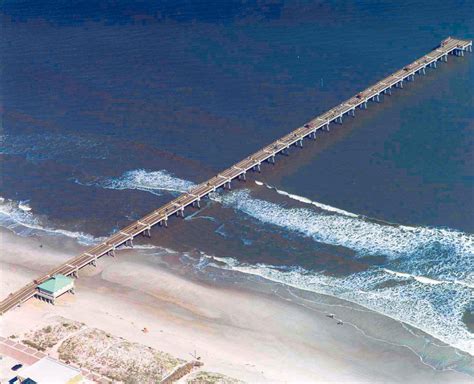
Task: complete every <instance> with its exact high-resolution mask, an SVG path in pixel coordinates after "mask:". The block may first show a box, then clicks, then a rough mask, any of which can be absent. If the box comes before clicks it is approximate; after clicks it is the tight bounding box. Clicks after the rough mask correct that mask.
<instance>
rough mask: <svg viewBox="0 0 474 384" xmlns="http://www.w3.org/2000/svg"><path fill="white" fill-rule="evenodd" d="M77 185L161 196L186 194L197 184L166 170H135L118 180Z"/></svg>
mask: <svg viewBox="0 0 474 384" xmlns="http://www.w3.org/2000/svg"><path fill="white" fill-rule="evenodd" d="M76 183H78V184H83V185H96V186H100V187H102V188H107V189H119V190H123V189H136V190H139V191H145V192H150V193H153V194H155V195H161V194H162V192H164V191H166V192H179V193H182V192H186V191H187V190H189V189H190V188H192V187H193V186H194V185H195V184H194V183H192V182H191V181H188V180H183V179H180V178H178V177H176V176H174V175H172V174H171V173H169V172H168V171H166V170H164V169H163V170H160V171H153V172H148V171H146V170H144V169H135V170H132V171H128V172H125V173H124V174H123V175H122V176H120V177H118V178H107V179H103V180H99V181H94V182H93V183H83V182H79V181H78V180H76Z"/></svg>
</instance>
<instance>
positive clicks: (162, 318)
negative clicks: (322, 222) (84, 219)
mask: <svg viewBox="0 0 474 384" xmlns="http://www.w3.org/2000/svg"><path fill="white" fill-rule="evenodd" d="M0 234H1V248H2V249H1V256H0V296H1V297H2V298H3V297H5V296H7V295H8V294H9V293H10V292H12V291H13V290H15V289H17V288H20V287H21V286H22V285H24V284H25V283H26V282H28V281H30V280H32V279H33V278H35V277H36V276H37V275H39V273H40V272H45V271H47V270H48V269H49V268H51V267H52V266H54V265H56V264H58V263H59V262H62V261H64V260H66V259H67V258H70V257H72V256H74V255H76V254H77V253H78V252H80V251H81V248H80V247H79V246H78V245H77V244H76V243H75V242H74V241H73V240H71V239H64V238H62V237H61V238H60V237H58V238H53V237H48V238H39V237H30V238H24V237H19V236H17V235H14V234H13V233H11V232H10V231H7V230H2V231H1V232H0ZM178 256H179V255H178V254H175V255H173V254H172V253H171V254H167V255H166V256H163V257H160V256H156V255H155V256H152V255H147V254H143V252H137V251H136V250H123V251H119V252H117V257H115V258H112V257H103V258H101V259H100V261H99V262H98V265H97V268H94V267H92V266H91V267H86V268H84V269H83V270H81V271H80V273H79V279H78V280H76V294H75V295H71V294H67V295H64V296H62V297H61V298H60V299H59V300H58V301H57V303H56V305H54V306H53V305H49V304H46V303H44V302H40V301H38V300H35V299H32V300H30V301H28V302H27V303H25V304H23V305H22V306H21V307H20V308H16V309H14V310H12V311H10V312H9V313H7V314H6V315H4V316H3V318H1V320H0V321H1V323H0V334H1V335H2V336H5V337H8V336H10V335H13V334H15V335H21V334H23V333H25V332H27V331H29V330H31V329H32V328H36V327H38V326H40V325H41V324H44V323H46V322H47V321H48V319H49V318H50V317H52V316H56V315H60V316H63V317H66V318H69V319H73V320H77V321H81V322H84V323H85V324H86V325H88V326H90V327H96V328H100V329H102V330H105V331H107V332H109V333H111V334H114V335H118V336H122V337H124V338H125V339H127V340H129V341H134V342H139V343H142V344H145V345H148V346H151V347H154V348H156V349H159V350H162V351H165V352H168V353H171V354H172V355H174V356H176V357H180V358H183V359H187V360H189V359H190V358H191V354H194V353H196V354H197V355H198V356H200V357H201V359H202V361H203V362H204V369H205V370H207V371H215V372H219V373H223V374H226V375H229V376H232V377H235V378H238V379H241V380H244V381H247V382H255V383H256V382H258V383H283V382H288V383H304V382H314V383H325V382H330V383H359V382H360V383H362V382H364V383H368V382H370V383H381V382H383V383H392V382H394V383H395V382H404V383H464V382H465V383H467V382H472V377H471V376H468V375H466V374H464V373H459V372H455V371H452V370H444V371H441V370H435V369H434V368H433V367H432V366H430V365H434V366H436V365H435V362H433V364H431V363H430V361H429V360H427V359H421V358H420V357H419V356H418V355H417V354H416V353H415V352H414V350H415V351H416V348H413V350H412V349H410V348H409V344H407V345H408V346H401V345H399V343H400V340H402V339H404V338H406V339H407V340H409V341H410V338H411V339H417V338H420V340H421V339H422V338H424V337H426V336H423V335H422V334H421V333H416V332H414V333H413V334H411V333H410V332H409V329H408V328H406V327H403V326H402V324H400V323H399V322H396V321H394V320H392V319H389V318H387V317H385V316H382V315H379V314H376V313H374V312H371V311H369V310H366V309H363V308H361V307H357V306H355V305H353V304H350V303H347V302H343V301H342V300H337V299H332V298H328V297H323V296H321V297H320V298H321V300H320V303H319V304H318V303H315V302H314V301H311V302H310V301H306V300H305V299H304V295H300V296H299V297H298V298H296V297H297V296H298V295H293V294H294V292H292V291H291V289H287V288H284V287H281V286H278V285H275V284H273V283H272V284H270V283H265V282H261V283H260V285H259V287H260V288H256V286H257V285H258V284H254V283H252V282H251V281H249V280H242V279H240V280H239V279H238V278H237V279H236V280H235V281H234V282H231V280H226V281H224V282H222V281H220V280H219V279H216V281H214V282H212V281H211V279H208V280H207V281H206V282H204V281H202V280H201V279H200V278H199V277H198V276H196V275H193V274H192V273H191V272H190V271H189V270H186V269H185V268H182V269H181V270H180V269H179V268H178V267H176V265H177V264H178V263H175V268H170V267H169V265H172V264H173V258H177V257H178ZM330 312H331V313H334V314H335V318H336V319H339V318H340V319H342V320H343V321H344V325H337V320H336V319H333V318H330V317H328V316H327V314H328V313H330ZM357 324H359V325H360V324H364V327H363V328H364V329H365V330H364V329H362V328H361V327H360V326H358V325H357ZM144 327H146V328H147V329H148V330H149V332H148V333H146V334H145V333H143V332H142V329H143V328H144ZM382 334H383V335H388V336H387V337H385V336H384V337H383V338H381V337H380V335H382ZM390 337H392V338H393V340H390ZM412 341H413V340H412ZM439 344H441V343H439ZM441 348H447V347H445V346H441ZM449 349H451V348H449ZM464 358H465V357H464Z"/></svg>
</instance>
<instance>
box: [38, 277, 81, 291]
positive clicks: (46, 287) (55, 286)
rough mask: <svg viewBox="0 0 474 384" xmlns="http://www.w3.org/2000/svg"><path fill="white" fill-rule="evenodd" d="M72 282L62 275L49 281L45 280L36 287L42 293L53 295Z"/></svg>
mask: <svg viewBox="0 0 474 384" xmlns="http://www.w3.org/2000/svg"><path fill="white" fill-rule="evenodd" d="M72 281H73V280H72V279H71V278H70V277H67V276H64V275H54V276H53V277H52V278H51V279H49V280H46V281H45V282H44V283H42V284H40V285H38V288H39V289H41V290H43V291H48V292H51V293H55V292H57V291H59V290H61V289H63V288H64V287H66V286H67V285H69V284H71V283H72Z"/></svg>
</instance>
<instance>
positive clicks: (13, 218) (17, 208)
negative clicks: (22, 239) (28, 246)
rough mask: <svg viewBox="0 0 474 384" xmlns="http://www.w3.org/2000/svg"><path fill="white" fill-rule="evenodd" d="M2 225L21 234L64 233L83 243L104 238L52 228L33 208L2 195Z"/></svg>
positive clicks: (0, 207) (94, 241) (0, 205)
mask: <svg viewBox="0 0 474 384" xmlns="http://www.w3.org/2000/svg"><path fill="white" fill-rule="evenodd" d="M0 226H2V227H4V228H7V229H9V230H11V231H12V232H14V233H16V234H17V235H20V236H32V235H35V234H38V235H62V236H66V237H69V238H72V239H75V240H76V241H77V242H78V243H80V244H82V245H92V244H96V243H98V242H100V241H101V240H103V239H102V238H96V237H94V236H92V235H89V234H87V233H83V232H73V231H68V230H65V229H57V228H51V226H49V225H48V223H47V219H46V218H42V217H40V216H37V215H35V214H34V213H33V211H32V209H31V208H30V207H29V206H28V205H26V204H25V203H22V202H16V201H14V200H8V199H4V198H3V197H0Z"/></svg>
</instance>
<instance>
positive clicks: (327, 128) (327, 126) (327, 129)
mask: <svg viewBox="0 0 474 384" xmlns="http://www.w3.org/2000/svg"><path fill="white" fill-rule="evenodd" d="M324 127H325V129H326V131H327V132H329V123H327V124H326V125H325V126H324Z"/></svg>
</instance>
